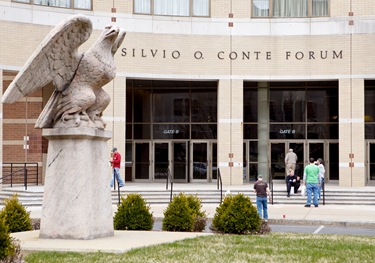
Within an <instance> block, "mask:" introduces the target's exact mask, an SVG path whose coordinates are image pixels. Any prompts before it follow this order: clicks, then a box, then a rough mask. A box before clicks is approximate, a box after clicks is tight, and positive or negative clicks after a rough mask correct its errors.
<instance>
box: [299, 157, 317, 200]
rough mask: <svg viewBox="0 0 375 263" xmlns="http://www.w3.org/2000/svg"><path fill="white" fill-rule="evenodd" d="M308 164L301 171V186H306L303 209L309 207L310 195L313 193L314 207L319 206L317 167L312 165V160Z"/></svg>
mask: <svg viewBox="0 0 375 263" xmlns="http://www.w3.org/2000/svg"><path fill="white" fill-rule="evenodd" d="M309 161H310V164H308V165H306V167H305V170H304V171H303V184H304V185H305V186H306V191H307V201H306V205H305V207H310V206H311V195H312V193H313V192H314V206H315V207H318V206H319V199H318V198H319V185H320V182H319V167H318V166H316V165H315V164H314V161H315V160H314V158H310V160H309Z"/></svg>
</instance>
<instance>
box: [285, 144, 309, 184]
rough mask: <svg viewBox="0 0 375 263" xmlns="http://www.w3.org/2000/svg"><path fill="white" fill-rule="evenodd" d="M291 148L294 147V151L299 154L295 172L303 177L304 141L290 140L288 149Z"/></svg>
mask: <svg viewBox="0 0 375 263" xmlns="http://www.w3.org/2000/svg"><path fill="white" fill-rule="evenodd" d="M289 149H293V152H294V153H295V154H297V158H298V159H297V163H296V169H295V171H294V174H295V175H297V176H299V177H300V178H301V179H302V178H303V169H304V166H305V163H304V162H305V147H304V143H303V142H289V147H288V148H287V151H288V150H289Z"/></svg>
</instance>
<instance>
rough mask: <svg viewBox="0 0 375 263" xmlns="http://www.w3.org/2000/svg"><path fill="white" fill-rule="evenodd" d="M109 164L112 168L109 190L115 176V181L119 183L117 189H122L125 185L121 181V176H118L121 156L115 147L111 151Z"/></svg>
mask: <svg viewBox="0 0 375 263" xmlns="http://www.w3.org/2000/svg"><path fill="white" fill-rule="evenodd" d="M109 162H110V163H111V165H112V168H113V176H112V180H111V188H112V187H113V184H114V177H115V176H116V179H117V181H118V183H119V187H123V186H124V185H125V184H124V181H123V180H122V179H121V176H120V166H121V155H120V153H119V152H118V151H117V148H116V147H114V148H113V149H112V159H111V160H110V161H109Z"/></svg>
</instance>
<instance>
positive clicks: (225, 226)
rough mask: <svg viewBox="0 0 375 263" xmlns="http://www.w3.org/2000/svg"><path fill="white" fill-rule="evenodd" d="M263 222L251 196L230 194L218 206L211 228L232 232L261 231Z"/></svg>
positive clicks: (248, 232)
mask: <svg viewBox="0 0 375 263" xmlns="http://www.w3.org/2000/svg"><path fill="white" fill-rule="evenodd" d="M261 222H262V220H261V218H260V217H259V215H258V213H257V209H256V208H255V206H253V204H252V203H251V201H250V198H249V197H245V196H244V195H243V194H238V195H228V196H226V197H225V198H224V200H223V203H221V204H220V206H219V207H217V208H216V213H215V215H214V218H213V220H212V226H211V229H212V230H213V231H217V232H222V233H231V234H251V233H259V230H260V226H261Z"/></svg>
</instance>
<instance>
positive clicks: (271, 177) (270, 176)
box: [268, 167, 273, 205]
mask: <svg viewBox="0 0 375 263" xmlns="http://www.w3.org/2000/svg"><path fill="white" fill-rule="evenodd" d="M268 180H269V184H270V188H271V205H273V176H272V168H271V167H270V174H269V176H268Z"/></svg>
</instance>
